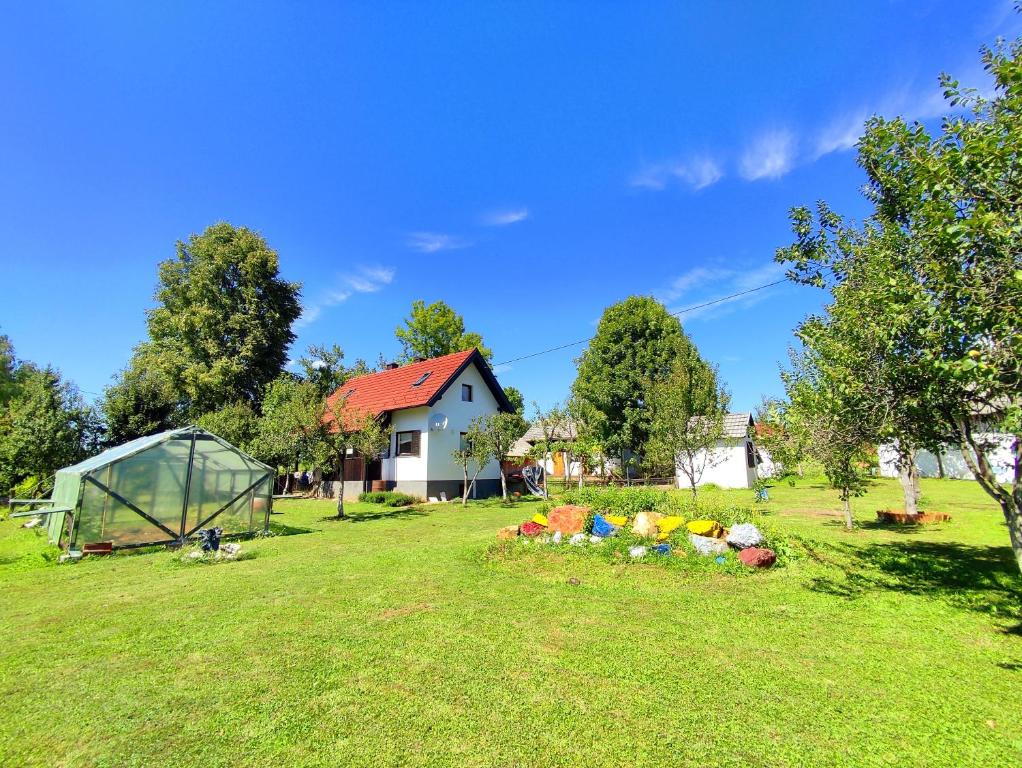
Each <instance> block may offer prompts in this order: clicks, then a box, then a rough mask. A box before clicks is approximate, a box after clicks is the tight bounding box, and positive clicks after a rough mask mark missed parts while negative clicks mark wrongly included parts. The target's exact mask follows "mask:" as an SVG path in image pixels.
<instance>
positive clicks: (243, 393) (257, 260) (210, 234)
mask: <svg viewBox="0 0 1022 768" xmlns="http://www.w3.org/2000/svg"><path fill="white" fill-rule="evenodd" d="M278 267H279V264H278V257H277V253H276V252H275V251H274V250H273V249H271V248H270V247H269V245H268V244H267V243H266V240H264V239H263V237H262V236H261V235H259V234H258V233H256V232H253V231H252V230H250V229H247V228H245V227H234V226H232V225H230V224H228V223H226V222H221V223H218V224H214V225H212V226H211V227H209V228H207V229H206V231H205V232H203V233H202V234H200V235H192V236H191V237H190V238H189V239H188V240H187V241H186V242H178V243H177V253H176V255H175V256H174V257H173V258H171V259H168V260H166V261H164V262H161V263H160V265H159V283H158V285H157V289H156V294H155V299H156V302H157V306H156V307H155V308H154V309H151V310H149V312H148V315H149V317H148V327H149V340H148V341H146V342H144V343H143V344H142V345H141V347H140V348H139V350H138V351H137V353H136V356H135V360H134V361H133V365H132V368H134V369H137V368H138V367H140V366H144V367H145V368H146V369H147V370H152V371H158V372H159V373H160V374H162V375H164V376H166V377H167V378H168V379H169V381H170V383H171V386H172V388H173V391H174V393H175V395H176V396H177V398H178V400H179V401H180V403H181V406H182V408H183V410H184V411H185V412H186V413H187V415H188V416H189V417H191V418H195V417H197V416H198V415H200V414H203V413H208V412H210V411H216V410H219V409H220V408H223V407H224V406H226V405H232V404H234V403H236V402H239V401H242V402H247V403H250V404H252V405H253V406H258V404H259V401H260V398H261V397H262V394H263V391H264V388H265V387H266V385H267V384H269V383H270V382H271V381H273V380H274V379H275V378H276V377H277V376H278V375H280V373H281V371H282V370H283V368H284V364H285V363H286V362H287V357H288V348H289V346H290V345H291V342H292V341H294V338H295V337H294V333H293V332H292V330H291V325H292V323H293V322H294V321H295V320H296V319H297V318H298V316H299V314H300V313H301V305H300V302H299V296H300V292H301V286H300V284H298V283H291V282H287V281H285V280H282V279H281V278H280V276H279V271H278Z"/></svg>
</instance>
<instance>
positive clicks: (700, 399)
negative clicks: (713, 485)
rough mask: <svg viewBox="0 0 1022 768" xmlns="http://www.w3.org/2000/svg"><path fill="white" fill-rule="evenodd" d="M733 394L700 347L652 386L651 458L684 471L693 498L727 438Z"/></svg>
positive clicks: (657, 463) (658, 464)
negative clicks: (700, 350) (731, 394)
mask: <svg viewBox="0 0 1022 768" xmlns="http://www.w3.org/2000/svg"><path fill="white" fill-rule="evenodd" d="M730 402H731V397H730V395H729V394H728V392H727V389H726V388H725V387H724V385H723V384H722V383H721V382H720V379H719V376H718V374H717V370H716V368H714V367H713V366H711V365H709V364H708V363H707V362H706V361H705V360H703V359H702V357H700V356H699V355H698V354H696V352H695V349H694V348H693V350H692V351H691V352H690V353H688V354H684V355H679V356H678V358H677V360H676V361H675V363H674V367H673V368H672V370H671V373H670V375H669V376H668V377H667V378H666V379H664V380H663V381H659V382H656V383H655V384H653V386H652V387H651V388H650V391H649V406H650V412H651V413H652V421H651V423H650V439H649V442H648V443H647V445H646V457H647V461H649V462H650V463H652V464H653V465H655V466H656V467H657V468H670V471H671V474H672V475H673V474H674V473H675V471H676V470H677V471H680V473H681V474H682V475H684V476H685V478H686V480H688V484H689V487H690V489H691V491H692V496H693V498H694V497H695V496H696V487H697V486H698V485H699V482H700V480H702V478H703V475H704V474H705V472H706V470H707V469H709V468H710V467H712V466H714V465H715V464H718V463H719V462H720V461H721V458H722V457H721V456H720V454H719V453H718V450H717V448H718V443H719V442H720V441H721V440H723V439H724V416H725V415H726V414H727V409H728V406H729V405H730Z"/></svg>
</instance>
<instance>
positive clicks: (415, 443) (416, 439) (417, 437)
mask: <svg viewBox="0 0 1022 768" xmlns="http://www.w3.org/2000/svg"><path fill="white" fill-rule="evenodd" d="M421 439H422V432H420V431H418V430H415V431H414V432H412V456H418V455H419V443H420V441H421Z"/></svg>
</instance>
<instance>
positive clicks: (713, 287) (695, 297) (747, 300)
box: [654, 262, 785, 323]
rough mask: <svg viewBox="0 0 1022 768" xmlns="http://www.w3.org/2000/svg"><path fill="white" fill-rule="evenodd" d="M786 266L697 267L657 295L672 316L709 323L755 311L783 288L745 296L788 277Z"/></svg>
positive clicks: (766, 289) (682, 319)
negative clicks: (750, 309)
mask: <svg viewBox="0 0 1022 768" xmlns="http://www.w3.org/2000/svg"><path fill="white" fill-rule="evenodd" d="M784 271H785V268H784V265H782V264H777V263H775V262H767V263H766V264H761V265H758V266H754V265H749V266H747V267H733V266H723V265H707V266H698V267H693V268H692V269H690V270H688V271H687V272H685V273H683V274H681V275H679V276H678V277H676V278H674V279H673V280H672V281H671V282H670V283H669V284H668V285H667V287H666V288H663V289H661V290H659V291H657V292H655V293H654V295H655V296H656V297H657V298H659V299H660V300H661V301H663V302H664V303H665V304H666V305H667V306H668V307H669V308H670V310H671V311H672V312H678V311H680V310H683V309H684V310H687V311H685V313H684V314H682V315H681V321H682V322H683V323H684V322H690V321H692V320H696V319H707V318H709V317H719V316H721V315H724V314H728V313H730V312H732V311H734V310H735V309H737V308H741V307H751V306H754V305H755V304H758V303H760V302H761V301H763V300H764V299H766V298H768V297H769V296H771V295H773V293H774V292H775V291H776V290H777V289H779V288H783V286H781V285H779V286H775V287H772V288H764V289H762V290H759V291H756V292H755V293H746V294H744V295H740V296H736V295H734V294H741V293H742V292H743V291H748V290H750V289H752V288H756V287H758V286H761V285H766V284H768V283H773V282H775V281H777V280H780V279H781V278H782V277H784ZM709 302H714V303H713V304H710V305H709V306H706V307H698V308H697V309H688V308H689V307H695V306H697V305H700V304H707V303H709Z"/></svg>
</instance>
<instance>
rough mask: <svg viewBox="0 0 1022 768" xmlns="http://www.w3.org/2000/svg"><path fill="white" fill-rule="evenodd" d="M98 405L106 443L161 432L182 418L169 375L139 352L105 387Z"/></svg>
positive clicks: (114, 443)
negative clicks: (139, 354) (140, 355)
mask: <svg viewBox="0 0 1022 768" xmlns="http://www.w3.org/2000/svg"><path fill="white" fill-rule="evenodd" d="M100 407H101V410H102V413H103V420H104V422H105V423H106V436H105V439H104V442H105V443H106V444H107V445H120V444H121V443H124V442H127V441H128V440H134V439H135V438H136V437H144V436H145V435H153V434H156V433H157V432H163V431H164V430H167V429H171V428H172V427H175V426H177V425H179V424H181V423H182V421H183V420H184V416H183V414H182V403H181V400H180V399H179V397H178V395H177V393H176V392H175V391H174V386H173V383H172V381H171V379H170V377H169V376H167V375H166V374H165V373H164V372H163V371H162V370H161V369H160V368H158V367H156V366H155V365H149V364H148V363H147V362H146V361H145V359H144V357H139V356H136V358H135V359H134V360H133V361H132V363H131V364H130V365H128V367H126V368H125V369H124V370H123V371H121V373H120V375H119V376H118V377H117V379H116V381H115V382H114V383H113V384H112V385H111V386H109V387H107V389H106V391H105V393H104V396H103V402H102V404H101V406H100Z"/></svg>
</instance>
